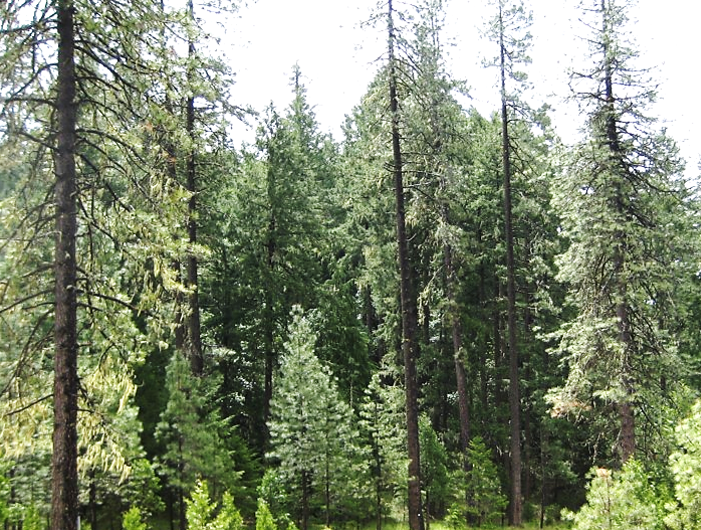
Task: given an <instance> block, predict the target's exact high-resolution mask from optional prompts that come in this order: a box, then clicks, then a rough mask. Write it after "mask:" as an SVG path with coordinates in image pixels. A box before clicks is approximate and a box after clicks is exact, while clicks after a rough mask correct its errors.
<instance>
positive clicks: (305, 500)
mask: <svg viewBox="0 0 701 530" xmlns="http://www.w3.org/2000/svg"><path fill="white" fill-rule="evenodd" d="M301 522H302V528H301V530H307V528H308V527H309V474H308V473H307V472H306V471H302V521H301Z"/></svg>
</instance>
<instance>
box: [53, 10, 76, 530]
mask: <svg viewBox="0 0 701 530" xmlns="http://www.w3.org/2000/svg"><path fill="white" fill-rule="evenodd" d="M56 9H57V32H58V41H57V45H58V85H57V96H56V113H57V130H56V137H57V139H56V154H55V173H56V192H55V203H56V250H55V253H54V275H55V276H54V282H55V297H56V299H55V309H54V311H55V313H54V344H55V348H56V352H55V360H54V363H55V366H54V434H53V453H52V455H53V457H52V484H51V489H52V502H51V526H52V528H54V529H55V530H73V529H75V528H77V526H78V430H77V423H78V329H77V327H78V291H77V277H78V267H77V263H76V252H75V250H76V232H77V225H78V223H77V207H78V203H77V200H76V195H77V194H76V190H77V185H76V182H77V178H76V161H75V157H76V115H77V110H78V102H77V98H76V92H77V83H76V62H75V31H74V21H73V17H74V14H75V13H74V10H75V6H74V5H73V2H72V1H70V0H59V2H58V4H57V6H56Z"/></svg>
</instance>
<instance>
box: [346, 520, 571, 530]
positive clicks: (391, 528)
mask: <svg viewBox="0 0 701 530" xmlns="http://www.w3.org/2000/svg"><path fill="white" fill-rule="evenodd" d="M359 528H360V530H376V529H377V526H376V524H375V522H374V521H372V522H369V523H366V524H365V525H363V526H361V527H359ZM473 528H475V529H476V528H481V529H482V530H494V529H501V528H504V529H508V528H511V527H509V526H501V525H484V526H481V527H476V526H469V527H463V530H471V529H473ZM520 528H521V529H523V530H540V525H539V523H538V522H537V521H534V522H530V523H524V525H523V526H521V527H520ZM570 528H571V525H570V524H569V523H566V522H561V523H557V524H553V525H545V526H544V527H543V529H544V530H569V529H570ZM382 530H409V524H408V523H402V522H397V521H387V520H385V521H382ZM429 530H456V529H455V528H453V527H452V526H450V525H448V524H447V523H445V522H443V521H431V524H430V525H429Z"/></svg>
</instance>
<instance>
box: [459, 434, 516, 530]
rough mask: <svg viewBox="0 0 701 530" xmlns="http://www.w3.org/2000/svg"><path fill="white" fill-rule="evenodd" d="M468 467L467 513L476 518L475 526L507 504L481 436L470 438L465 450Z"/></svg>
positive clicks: (489, 519) (496, 514) (500, 511)
mask: <svg viewBox="0 0 701 530" xmlns="http://www.w3.org/2000/svg"><path fill="white" fill-rule="evenodd" d="M467 452H468V461H469V463H470V469H469V471H468V472H467V476H466V484H465V485H466V491H467V513H468V516H470V517H472V518H474V519H476V521H477V526H481V525H482V524H483V523H489V522H490V521H492V520H494V519H495V518H497V517H499V516H500V515H501V514H503V510H504V508H506V506H507V500H506V497H505V496H504V495H503V494H502V492H501V483H500V481H499V473H498V470H497V467H496V466H495V465H494V462H492V459H491V455H490V454H489V449H488V448H487V446H486V445H485V444H484V441H483V440H482V438H481V437H479V436H476V437H474V438H473V439H472V440H470V447H469V448H468V450H467Z"/></svg>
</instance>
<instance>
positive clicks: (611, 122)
mask: <svg viewBox="0 0 701 530" xmlns="http://www.w3.org/2000/svg"><path fill="white" fill-rule="evenodd" d="M601 13H602V16H603V53H604V87H605V88H604V90H605V98H606V102H605V105H604V111H605V113H606V115H605V123H606V145H607V148H608V150H609V152H610V156H611V160H612V161H613V164H614V168H613V169H614V171H617V170H618V167H616V166H621V167H622V160H621V156H622V154H621V144H620V140H619V137H618V128H617V123H616V122H617V120H616V114H615V112H616V108H615V97H614V93H613V64H612V61H613V57H612V56H611V54H612V51H611V50H610V48H609V46H608V39H607V35H608V33H609V32H610V31H611V30H610V28H609V25H608V14H607V7H606V0H601ZM614 178H622V177H619V176H618V175H617V176H615V177H614ZM614 186H615V188H614V198H613V200H614V208H615V209H616V213H617V214H618V215H619V217H623V215H624V211H623V201H624V199H625V197H624V192H623V190H622V189H621V183H620V181H616V182H615V184H614ZM625 250H626V249H625V237H624V235H623V233H619V234H617V236H616V246H615V250H614V274H615V281H616V285H615V289H616V291H617V292H616V296H617V297H618V302H617V304H616V317H617V319H618V340H619V341H620V342H621V344H622V345H623V359H622V363H621V367H620V370H621V373H620V374H619V376H620V378H621V382H622V385H623V389H624V391H625V397H624V398H623V399H622V400H621V402H620V403H618V413H619V416H620V421H621V430H620V434H619V438H618V453H619V455H620V458H621V463H622V464H623V463H625V462H627V461H628V460H629V459H630V458H632V457H633V455H634V454H635V414H634V410H633V404H632V401H633V393H634V388H633V382H632V380H633V377H632V374H631V367H630V359H629V356H630V355H631V351H632V337H631V333H630V322H629V319H628V305H627V292H626V291H627V287H626V282H625V279H624V278H623V269H624V268H625Z"/></svg>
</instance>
